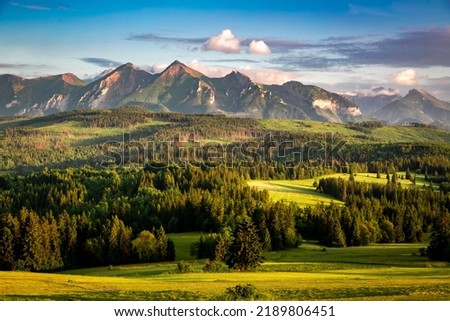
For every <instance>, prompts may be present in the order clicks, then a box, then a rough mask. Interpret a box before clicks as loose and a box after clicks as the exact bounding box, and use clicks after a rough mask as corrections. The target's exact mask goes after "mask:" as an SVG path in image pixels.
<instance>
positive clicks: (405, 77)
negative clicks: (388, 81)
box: [393, 69, 417, 86]
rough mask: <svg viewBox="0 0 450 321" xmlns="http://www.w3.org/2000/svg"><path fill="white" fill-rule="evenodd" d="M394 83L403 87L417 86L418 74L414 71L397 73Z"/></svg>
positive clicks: (407, 70)
mask: <svg viewBox="0 0 450 321" xmlns="http://www.w3.org/2000/svg"><path fill="white" fill-rule="evenodd" d="M393 81H394V82H395V83H396V84H398V85H401V86H412V85H415V84H416V81H417V72H416V71H415V70H414V69H406V70H402V71H400V72H399V73H397V74H396V75H395V76H394V78H393Z"/></svg>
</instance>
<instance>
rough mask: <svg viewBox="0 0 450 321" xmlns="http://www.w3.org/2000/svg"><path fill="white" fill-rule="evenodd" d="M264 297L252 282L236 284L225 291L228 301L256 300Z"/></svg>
mask: <svg viewBox="0 0 450 321" xmlns="http://www.w3.org/2000/svg"><path fill="white" fill-rule="evenodd" d="M262 298H263V295H261V294H260V293H258V292H257V291H256V288H255V287H254V286H253V285H252V284H244V285H236V286H235V287H231V288H227V289H226V291H225V300H226V301H254V300H255V301H256V300H261V299H262Z"/></svg>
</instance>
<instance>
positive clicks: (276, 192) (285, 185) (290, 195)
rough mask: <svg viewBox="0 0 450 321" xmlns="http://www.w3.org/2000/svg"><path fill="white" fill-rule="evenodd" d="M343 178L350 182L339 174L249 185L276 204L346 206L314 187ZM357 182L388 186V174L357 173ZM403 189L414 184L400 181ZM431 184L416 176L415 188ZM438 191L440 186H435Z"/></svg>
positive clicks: (402, 173)
mask: <svg viewBox="0 0 450 321" xmlns="http://www.w3.org/2000/svg"><path fill="white" fill-rule="evenodd" d="M397 175H398V176H399V177H402V176H403V177H404V176H405V175H406V173H405V172H398V173H397ZM328 177H332V178H342V179H344V180H348V179H349V178H350V176H349V174H345V173H337V174H330V175H323V176H320V177H317V178H310V179H303V180H251V181H248V184H249V185H250V186H252V187H255V188H257V189H259V190H267V191H268V192H269V195H270V197H271V199H272V200H273V201H275V202H277V201H280V200H283V201H287V202H295V203H297V204H299V205H300V206H304V207H306V206H314V205H316V204H317V203H323V204H325V205H329V204H330V203H331V202H333V203H335V204H341V205H342V204H344V203H343V202H341V201H340V200H337V199H335V198H333V197H331V196H330V195H327V194H323V193H319V192H318V191H316V188H315V187H314V183H318V182H319V180H320V179H321V178H328ZM354 178H355V181H357V182H362V183H368V184H386V182H387V180H386V174H381V177H380V178H377V174H376V173H356V175H355V176H354ZM398 182H399V183H400V184H401V186H402V188H411V187H413V186H414V185H413V183H412V182H411V181H410V180H407V179H398ZM428 184H429V183H427V182H426V181H425V178H424V176H423V175H421V174H419V175H416V185H415V187H418V188H424V187H425V186H427V185H428ZM434 188H435V189H436V190H439V189H438V186H434Z"/></svg>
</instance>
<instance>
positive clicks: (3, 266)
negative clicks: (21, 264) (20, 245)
mask: <svg viewBox="0 0 450 321" xmlns="http://www.w3.org/2000/svg"><path fill="white" fill-rule="evenodd" d="M15 260H16V259H15V256H14V236H13V234H12V232H11V230H10V229H9V228H7V227H3V229H2V231H1V233H0V270H11V269H12V267H13V265H14V262H15Z"/></svg>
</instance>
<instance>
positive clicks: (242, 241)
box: [227, 219, 262, 271]
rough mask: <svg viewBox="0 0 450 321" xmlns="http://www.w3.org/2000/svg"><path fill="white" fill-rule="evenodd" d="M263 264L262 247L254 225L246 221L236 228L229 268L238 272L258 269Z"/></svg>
mask: <svg viewBox="0 0 450 321" xmlns="http://www.w3.org/2000/svg"><path fill="white" fill-rule="evenodd" d="M261 262H262V246H261V243H260V240H259V237H258V234H257V232H256V228H255V227H254V225H253V224H252V223H251V222H250V221H249V220H248V219H244V220H243V221H242V222H241V223H239V224H238V225H237V226H236V231H235V232H234V235H233V242H232V243H231V246H230V250H229V255H228V258H227V265H228V267H230V268H232V269H235V270H238V271H248V270H254V269H256V268H257V267H258V266H259V265H260V264H261Z"/></svg>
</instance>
